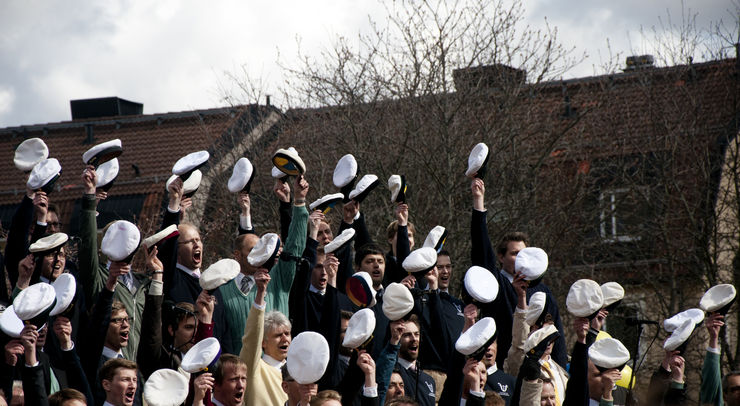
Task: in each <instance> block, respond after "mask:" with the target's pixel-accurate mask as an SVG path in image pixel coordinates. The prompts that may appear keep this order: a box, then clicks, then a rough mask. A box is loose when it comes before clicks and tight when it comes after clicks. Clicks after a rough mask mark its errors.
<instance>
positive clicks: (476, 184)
mask: <svg viewBox="0 0 740 406" xmlns="http://www.w3.org/2000/svg"><path fill="white" fill-rule="evenodd" d="M470 191H471V192H472V194H473V209H475V210H477V211H486V205H485V200H484V198H485V194H486V184H485V183H484V182H483V180H482V179H479V178H475V179H473V181H472V182H471V183H470Z"/></svg>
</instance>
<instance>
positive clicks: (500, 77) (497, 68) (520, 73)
mask: <svg viewBox="0 0 740 406" xmlns="http://www.w3.org/2000/svg"><path fill="white" fill-rule="evenodd" d="M452 78H453V80H454V81H455V88H456V89H457V91H458V92H460V91H469V90H475V89H505V88H507V87H509V86H519V85H523V84H524V83H526V80H527V72H526V71H524V70H521V69H516V68H512V67H511V66H507V65H501V64H495V65H484V66H476V67H472V68H464V69H455V70H454V71H453V72H452Z"/></svg>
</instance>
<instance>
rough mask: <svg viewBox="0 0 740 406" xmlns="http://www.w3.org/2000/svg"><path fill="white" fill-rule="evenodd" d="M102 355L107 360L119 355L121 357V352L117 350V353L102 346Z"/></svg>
mask: <svg viewBox="0 0 740 406" xmlns="http://www.w3.org/2000/svg"><path fill="white" fill-rule="evenodd" d="M103 355H105V356H106V357H108V358H118V356H119V355H123V353H122V352H121V350H118V352H116V351H114V350H112V349H111V348H108V347H105V346H103Z"/></svg>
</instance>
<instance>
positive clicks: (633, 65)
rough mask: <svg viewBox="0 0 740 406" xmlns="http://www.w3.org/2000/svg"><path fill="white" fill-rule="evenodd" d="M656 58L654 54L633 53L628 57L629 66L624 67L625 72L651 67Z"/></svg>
mask: <svg viewBox="0 0 740 406" xmlns="http://www.w3.org/2000/svg"><path fill="white" fill-rule="evenodd" d="M653 63H655V59H654V58H653V56H652V55H639V56H636V55H632V56H628V57H627V66H626V67H625V68H624V71H625V72H632V71H636V70H641V69H650V68H652V67H653Z"/></svg>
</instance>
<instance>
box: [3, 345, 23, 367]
mask: <svg viewBox="0 0 740 406" xmlns="http://www.w3.org/2000/svg"><path fill="white" fill-rule="evenodd" d="M21 355H23V343H22V342H21V340H20V339H15V340H10V341H8V343H7V344H5V363H6V364H7V365H10V366H13V367H14V366H15V364H17V363H18V357H20V356H21Z"/></svg>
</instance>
